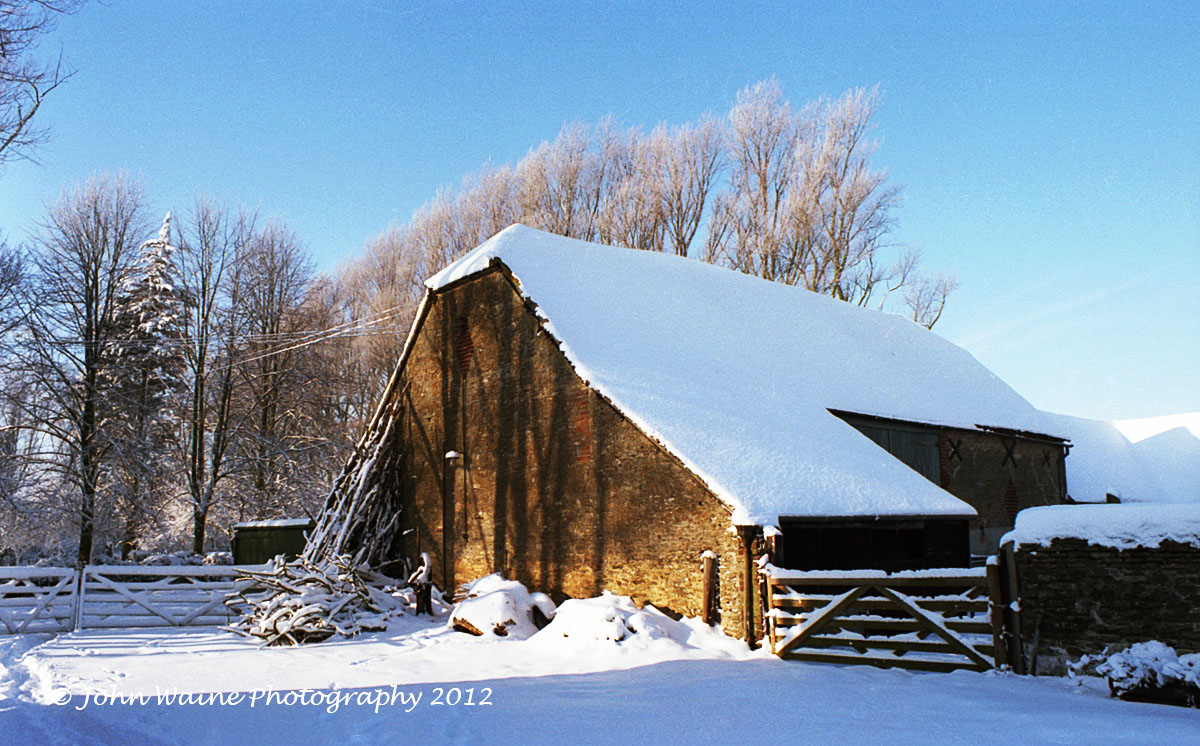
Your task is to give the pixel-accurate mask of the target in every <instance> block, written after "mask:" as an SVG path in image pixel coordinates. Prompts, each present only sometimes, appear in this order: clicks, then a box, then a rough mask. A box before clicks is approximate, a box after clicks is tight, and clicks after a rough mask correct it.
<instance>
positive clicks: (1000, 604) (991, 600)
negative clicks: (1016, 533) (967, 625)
mask: <svg viewBox="0 0 1200 746" xmlns="http://www.w3.org/2000/svg"><path fill="white" fill-rule="evenodd" d="M987 585H988V621H990V622H991V623H992V653H993V656H994V657H995V659H996V668H1000V667H1001V666H1007V665H1008V651H1007V649H1006V648H1005V647H1004V646H1005V641H1004V591H1003V590H1002V589H1001V584H1000V564H999V558H998V557H989V558H988V564H987Z"/></svg>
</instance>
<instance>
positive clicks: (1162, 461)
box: [1049, 412, 1200, 503]
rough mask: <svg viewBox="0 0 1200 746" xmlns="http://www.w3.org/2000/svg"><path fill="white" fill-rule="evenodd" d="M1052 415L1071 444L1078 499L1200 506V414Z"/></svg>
mask: <svg viewBox="0 0 1200 746" xmlns="http://www.w3.org/2000/svg"><path fill="white" fill-rule="evenodd" d="M1049 416H1050V417H1052V418H1053V419H1054V424H1053V425H1052V426H1051V427H1052V428H1053V432H1054V433H1056V434H1057V435H1061V436H1063V437H1065V438H1068V439H1070V441H1071V457H1070V458H1068V459H1067V493H1068V494H1069V495H1070V496H1071V498H1072V499H1073V500H1076V501H1078V502H1104V501H1105V498H1106V497H1107V496H1108V495H1113V496H1115V497H1118V498H1120V499H1121V501H1122V502H1164V503H1186V502H1193V503H1200V412H1192V413H1186V414H1179V415H1169V416H1165V417H1149V418H1145V419H1139V420H1121V421H1117V422H1105V421H1102V420H1087V419H1082V418H1079V417H1068V416H1067V415H1057V414H1055V415H1049Z"/></svg>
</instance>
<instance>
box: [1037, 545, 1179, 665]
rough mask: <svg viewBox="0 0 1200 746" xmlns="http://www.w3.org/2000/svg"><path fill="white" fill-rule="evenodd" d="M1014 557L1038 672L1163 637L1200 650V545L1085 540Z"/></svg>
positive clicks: (1040, 547)
mask: <svg viewBox="0 0 1200 746" xmlns="http://www.w3.org/2000/svg"><path fill="white" fill-rule="evenodd" d="M1015 560H1016V567H1017V580H1018V584H1019V597H1020V602H1021V603H1020V605H1021V625H1022V637H1023V638H1024V641H1025V643H1026V644H1027V645H1031V644H1032V641H1033V635H1034V628H1035V625H1036V627H1037V632H1038V639H1039V643H1038V672H1039V673H1051V674H1053V673H1060V672H1062V671H1063V664H1064V663H1065V662H1066V661H1069V660H1074V659H1078V658H1079V657H1081V656H1083V655H1089V654H1090V655H1095V654H1098V653H1101V652H1103V651H1104V650H1105V648H1109V649H1110V650H1111V652H1117V651H1119V650H1121V649H1123V648H1125V647H1127V646H1129V645H1131V644H1133V643H1135V642H1144V641H1146V640H1159V641H1160V642H1163V643H1166V644H1167V645H1170V646H1172V647H1174V648H1175V649H1176V650H1178V651H1179V652H1180V653H1181V654H1182V653H1197V652H1200V615H1198V614H1197V613H1196V610H1197V609H1200V548H1197V547H1194V546H1191V545H1188V544H1179V543H1176V542H1172V541H1165V542H1163V543H1162V545H1161V546H1159V547H1157V548H1149V547H1138V548H1132V549H1123V550H1121V549H1114V548H1111V547H1101V546H1093V545H1089V544H1088V543H1087V542H1086V541H1084V540H1082V539H1056V540H1054V541H1053V542H1052V543H1051V544H1050V546H1048V547H1042V546H1021V547H1018V548H1017V549H1016V552H1015Z"/></svg>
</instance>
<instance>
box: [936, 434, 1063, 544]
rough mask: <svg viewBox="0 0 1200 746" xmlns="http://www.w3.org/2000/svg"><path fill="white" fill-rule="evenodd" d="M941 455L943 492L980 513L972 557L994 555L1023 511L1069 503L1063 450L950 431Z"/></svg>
mask: <svg viewBox="0 0 1200 746" xmlns="http://www.w3.org/2000/svg"><path fill="white" fill-rule="evenodd" d="M1006 446H1007V447H1006ZM1010 449H1011V455H1010ZM938 450H939V456H940V471H941V487H942V489H944V490H946V491H947V492H949V493H950V494H952V495H954V496H955V497H957V498H958V499H960V500H962V501H963V502H966V503H968V504H969V505H970V506H971V507H973V508H975V510H976V511H978V513H979V518H977V519H974V520H972V521H971V523H970V534H971V553H972V554H979V555H991V554H995V553H996V551H997V550H998V549H999V546H1000V537H1001V536H1003V535H1004V534H1005V533H1007V532H1008V531H1011V530H1012V527H1013V522H1014V521H1015V520H1016V515H1017V512H1018V511H1020V510H1024V509H1025V508H1032V507H1035V506H1039V505H1060V504H1062V503H1063V502H1065V499H1064V497H1065V494H1066V491H1065V487H1064V485H1063V479H1064V477H1063V467H1062V463H1063V457H1064V456H1063V449H1062V447H1061V446H1057V445H1051V444H1046V443H1041V442H1037V441H1031V440H1024V439H1019V438H1012V437H1006V436H1003V435H999V434H996V433H989V432H982V431H977V430H957V429H946V430H943V431H942V432H941V434H940V435H939V437H938Z"/></svg>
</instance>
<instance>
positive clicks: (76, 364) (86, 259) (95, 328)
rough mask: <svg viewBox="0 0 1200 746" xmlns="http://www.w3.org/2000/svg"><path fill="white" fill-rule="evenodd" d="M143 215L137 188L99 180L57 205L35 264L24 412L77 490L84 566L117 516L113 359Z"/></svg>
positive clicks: (43, 457) (120, 180) (120, 179)
mask: <svg viewBox="0 0 1200 746" xmlns="http://www.w3.org/2000/svg"><path fill="white" fill-rule="evenodd" d="M143 214H144V208H143V196H142V189H141V186H140V185H139V184H137V183H136V182H135V181H134V180H132V179H131V178H129V177H128V176H126V175H124V174H119V175H115V176H114V175H108V174H102V175H98V176H95V177H93V178H92V179H89V180H88V182H87V183H86V184H84V185H83V186H80V187H76V188H74V189H71V190H68V191H65V192H64V193H63V194H62V196H61V197H59V199H58V201H57V202H56V203H55V205H54V207H53V208H52V209H51V210H50V214H49V216H48V217H47V219H46V222H45V224H44V225H43V228H42V230H41V232H40V234H39V235H38V237H37V239H36V240H35V244H34V251H33V253H32V256H31V264H32V277H31V281H30V283H29V284H28V286H27V288H26V294H25V310H26V314H27V316H28V327H27V331H28V333H27V337H26V340H25V341H26V344H25V345H24V346H23V348H22V367H23V368H24V370H25V371H26V372H27V373H28V375H29V376H30V377H31V379H32V382H33V385H34V386H35V387H36V389H37V391H38V394H37V396H35V397H33V398H32V399H31V400H30V402H29V403H28V404H27V406H28V412H27V419H28V421H29V422H30V423H31V424H30V427H31V428H33V437H34V438H35V440H36V441H37V443H38V444H39V459H40V461H41V463H42V465H43V466H44V467H45V469H47V470H49V472H50V473H53V474H55V475H57V476H58V478H59V479H60V480H61V483H62V484H63V485H64V486H67V487H69V488H70V490H69V494H71V495H72V497H71V499H72V501H73V502H74V507H73V509H71V510H70V513H71V514H72V515H73V520H74V522H75V523H76V524H77V527H78V530H79V543H78V558H79V561H80V562H85V563H86V562H88V561H90V559H91V556H92V549H93V543H94V540H95V538H96V530H97V521H98V519H100V518H107V517H110V516H111V515H112V512H113V511H112V509H111V508H112V506H111V505H108V504H102V500H104V499H105V497H106V493H105V487H106V485H105V484H104V483H103V481H102V479H103V477H104V473H105V465H106V459H107V457H108V454H109V449H110V443H109V442H108V441H107V439H106V438H105V437H104V436H105V432H106V429H107V420H108V418H109V417H110V416H111V414H112V408H111V407H110V406H109V398H108V395H107V391H106V382H107V381H110V380H111V377H110V376H109V375H108V370H109V366H110V365H111V358H110V356H109V355H107V354H106V351H107V350H109V349H110V347H111V345H112V343H113V342H114V341H115V340H116V338H117V328H118V327H117V326H116V324H115V323H114V322H115V316H116V313H117V310H118V303H117V298H118V296H119V294H120V292H121V289H122V288H123V287H124V286H125V282H126V280H127V279H128V278H129V277H130V276H131V271H130V270H131V261H132V259H133V258H134V253H135V251H136V249H137V247H138V246H139V245H140V243H141V240H142V238H143V236H145V235H146V234H147V232H148V230H147V225H146V222H145V219H144V217H143Z"/></svg>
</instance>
